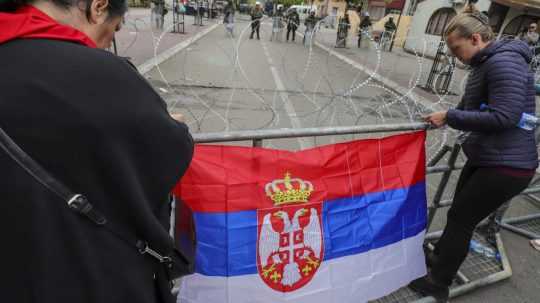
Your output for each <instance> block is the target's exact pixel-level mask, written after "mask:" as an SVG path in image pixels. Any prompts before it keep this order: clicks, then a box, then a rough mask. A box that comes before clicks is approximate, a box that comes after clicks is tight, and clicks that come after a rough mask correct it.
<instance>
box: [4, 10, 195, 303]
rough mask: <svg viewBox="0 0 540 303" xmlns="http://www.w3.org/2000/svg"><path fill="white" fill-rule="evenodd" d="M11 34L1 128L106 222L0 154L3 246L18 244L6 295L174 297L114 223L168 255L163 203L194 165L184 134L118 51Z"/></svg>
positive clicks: (117, 301) (29, 298)
mask: <svg viewBox="0 0 540 303" xmlns="http://www.w3.org/2000/svg"><path fill="white" fill-rule="evenodd" d="M2 18H3V16H0V24H1V21H2ZM68 31H70V30H69V29H65V30H64V33H66V32H68ZM71 31H72V32H73V33H74V32H75V30H73V29H71ZM14 32H16V29H15V30H14ZM7 34H9V31H8V33H7ZM5 35H6V32H3V33H1V34H0V66H2V71H3V72H2V73H0V121H2V122H1V124H0V127H1V128H2V129H3V130H4V131H5V132H6V133H7V134H8V135H9V136H10V137H11V138H12V139H13V140H14V141H15V143H17V144H18V145H19V146H20V147H21V148H22V149H23V150H24V151H25V152H26V153H28V154H29V155H30V156H31V157H32V158H33V159H34V160H36V161H37V162H38V163H39V164H40V165H41V166H43V167H44V169H45V170H47V171H48V172H49V173H50V174H51V175H52V176H54V177H55V178H56V179H58V180H59V181H61V182H63V183H64V184H65V185H67V186H68V187H69V188H70V189H71V190H72V191H74V192H75V193H79V194H82V195H84V196H86V197H87V198H88V200H89V201H90V202H91V203H92V204H93V206H94V208H95V209H96V210H97V211H99V212H100V213H102V214H103V215H104V216H105V218H106V219H107V224H106V226H105V227H103V226H98V225H96V224H94V223H93V222H92V221H91V220H89V219H88V218H86V217H84V216H81V215H79V214H77V213H75V212H74V211H72V210H70V208H69V207H68V206H67V204H66V201H63V200H62V199H60V198H59V197H57V196H56V195H55V194H53V193H52V192H51V191H49V190H48V189H47V188H45V187H44V186H43V185H42V184H40V183H38V182H37V181H36V180H35V179H33V178H32V177H31V176H30V175H28V174H27V173H26V171H24V170H23V169H22V168H21V167H20V166H18V164H17V163H16V162H15V161H13V160H12V159H11V158H10V157H8V156H7V155H6V154H5V153H4V152H3V151H0V166H1V167H2V169H3V173H4V174H3V177H2V178H0V197H2V200H4V201H6V203H2V206H1V210H0V213H1V214H2V219H1V220H0V222H2V223H1V224H2V225H0V228H1V230H2V231H4V232H3V233H2V238H3V240H4V241H7V243H9V245H10V246H12V247H14V248H16V249H13V250H10V251H9V252H6V254H7V256H5V257H6V258H5V259H4V262H2V266H1V267H2V270H3V272H4V274H6V275H8V276H9V277H10V279H9V284H7V285H6V284H4V285H3V286H5V287H3V288H2V297H3V300H5V301H6V302H18V303H27V302H42V303H53V302H54V303H56V302H79V303H94V302H114V303H123V302H140V303H153V302H160V303H162V302H172V300H174V299H173V298H172V296H171V295H170V292H169V294H167V290H165V288H166V287H167V285H168V282H167V281H164V279H165V278H164V276H163V272H162V270H163V268H162V266H161V265H160V264H159V262H157V261H156V260H155V259H154V258H151V257H149V256H147V255H142V254H141V253H140V252H139V250H138V249H137V247H135V244H136V243H131V242H126V241H127V240H125V239H123V238H122V237H117V236H115V234H112V233H111V232H110V231H109V230H108V228H112V227H111V226H114V228H115V230H117V231H118V230H119V231H122V233H123V234H124V233H125V234H126V235H132V236H133V238H134V239H137V240H141V241H143V242H147V243H149V245H150V246H151V247H152V248H154V249H155V250H157V251H159V252H160V253H162V254H163V255H166V254H169V253H170V252H171V251H172V249H173V243H172V239H171V238H170V236H169V235H168V225H169V224H168V222H169V209H170V205H169V201H168V196H169V192H170V190H171V189H172V188H173V186H174V184H175V183H176V182H177V180H178V178H179V176H180V175H181V174H182V173H183V172H184V171H185V169H186V168H187V165H188V164H189V161H190V159H191V154H192V141H191V139H190V136H189V133H188V130H187V127H186V126H185V125H184V124H181V123H178V122H176V121H175V120H173V119H172V118H171V117H170V115H169V114H168V112H167V110H166V106H165V104H164V102H163V100H162V99H161V98H160V97H159V95H157V93H155V92H154V90H153V89H152V88H151V87H150V86H149V84H148V83H147V82H146V81H145V80H144V78H142V77H141V76H140V75H139V74H138V73H137V72H136V71H135V70H134V68H133V67H132V66H131V65H130V64H128V63H127V62H126V61H124V60H123V59H120V58H119V57H117V56H115V55H113V54H112V53H110V52H107V51H104V50H100V49H97V48H92V47H89V46H85V45H81V44H79V43H75V42H68V41H59V40H51V39H49V38H37V37H36V38H27V39H18V38H16V37H6V36H5ZM72 35H75V34H72ZM57 36H58V35H57ZM75 37H81V35H78V36H75ZM70 39H71V38H70ZM75 39H79V38H73V40H75ZM133 242H135V241H133ZM11 264H13V266H11ZM158 289H159V290H158ZM160 294H162V295H164V296H167V295H168V296H169V297H160V296H161V295H160Z"/></svg>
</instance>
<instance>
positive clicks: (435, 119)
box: [424, 111, 447, 128]
mask: <svg viewBox="0 0 540 303" xmlns="http://www.w3.org/2000/svg"><path fill="white" fill-rule="evenodd" d="M446 113H447V111H441V112H435V113H432V114H429V115H427V116H425V117H424V121H425V122H428V123H430V124H431V125H433V126H435V127H437V128H438V127H442V126H444V125H445V124H446Z"/></svg>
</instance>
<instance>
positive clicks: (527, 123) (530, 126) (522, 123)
mask: <svg viewBox="0 0 540 303" xmlns="http://www.w3.org/2000/svg"><path fill="white" fill-rule="evenodd" d="M537 123H538V118H537V117H536V116H534V115H531V114H527V113H523V114H522V115H521V119H520V120H519V123H518V127H519V128H522V129H524V130H534V129H535V128H536V124H537Z"/></svg>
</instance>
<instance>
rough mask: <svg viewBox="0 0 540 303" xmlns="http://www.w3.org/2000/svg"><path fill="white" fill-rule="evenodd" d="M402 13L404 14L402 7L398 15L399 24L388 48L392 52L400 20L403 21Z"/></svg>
mask: <svg viewBox="0 0 540 303" xmlns="http://www.w3.org/2000/svg"><path fill="white" fill-rule="evenodd" d="M401 15H403V8H401V10H400V11H399V17H398V20H397V25H396V33H395V34H394V35H392V43H390V49H389V50H388V51H389V52H391V51H392V48H393V47H394V41H395V40H396V35H397V33H398V30H399V22H400V21H401Z"/></svg>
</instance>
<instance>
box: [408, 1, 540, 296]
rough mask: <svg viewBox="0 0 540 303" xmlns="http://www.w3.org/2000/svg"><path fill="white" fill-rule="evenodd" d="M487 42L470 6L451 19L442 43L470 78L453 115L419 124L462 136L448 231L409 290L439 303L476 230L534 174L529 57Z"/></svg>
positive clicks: (481, 19) (480, 18)
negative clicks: (425, 271) (460, 167)
mask: <svg viewBox="0 0 540 303" xmlns="http://www.w3.org/2000/svg"><path fill="white" fill-rule="evenodd" d="M494 37H495V36H494V34H493V32H492V30H491V27H490V26H489V23H488V19H487V17H486V16H485V15H484V14H482V13H480V12H479V11H477V10H476V9H475V8H474V6H473V5H472V4H469V5H468V7H467V8H466V9H465V10H464V11H463V12H462V13H461V14H459V15H458V16H456V17H455V18H454V19H452V21H451V22H450V23H449V25H448V26H447V29H446V32H445V38H446V42H447V44H448V47H449V49H450V51H451V52H452V53H453V54H454V55H456V57H458V59H460V60H461V61H462V62H464V63H466V64H468V65H470V66H471V67H472V71H471V73H470V75H469V79H468V82H467V86H466V89H465V93H464V95H463V98H462V100H461V102H460V104H459V105H458V106H457V108H455V109H450V110H448V111H442V112H436V113H433V114H430V115H429V116H427V117H426V118H425V119H426V121H427V122H430V123H431V124H432V125H433V126H435V127H441V126H443V125H445V124H448V125H449V126H450V127H452V128H454V129H457V130H461V131H464V132H466V133H467V134H468V137H467V138H466V140H465V142H464V143H463V150H464V152H465V155H466V156H467V159H468V160H467V163H466V165H465V167H464V168H463V170H462V172H461V175H460V177H459V181H458V184H457V187H456V191H455V195H454V200H453V204H452V206H451V208H450V210H449V211H448V216H447V225H446V227H445V229H444V232H443V234H442V236H441V238H440V240H439V241H438V242H437V244H436V249H435V251H434V253H433V254H432V255H428V258H426V259H427V261H428V262H427V263H428V267H430V271H429V274H428V275H427V276H425V277H423V278H420V279H418V280H415V281H413V282H412V283H411V284H410V287H411V288H412V289H414V290H416V291H419V292H421V293H423V294H425V295H431V296H434V297H435V298H437V299H438V300H442V301H443V302H446V300H447V298H448V287H449V286H450V285H451V284H452V280H453V278H454V276H455V274H456V273H457V271H458V269H459V267H460V265H461V264H462V263H463V261H464V260H465V257H466V256H467V252H468V250H469V242H470V240H471V237H472V234H473V231H474V229H475V227H476V226H477V225H478V224H479V223H480V222H481V221H482V220H483V219H484V218H486V217H487V216H489V214H490V213H492V212H493V211H495V210H496V209H497V208H498V207H499V206H501V205H502V204H503V203H505V202H506V201H509V200H510V199H512V198H513V197H514V196H516V195H518V194H519V193H520V192H521V191H522V190H524V189H525V188H526V187H527V186H528V185H529V183H530V181H531V179H532V177H533V175H534V173H535V170H536V167H537V166H538V155H537V151H536V144H535V139H534V132H533V127H534V126H533V125H531V124H530V123H529V124H528V123H526V120H527V119H528V118H529V119H530V118H532V119H534V115H535V87H534V77H533V74H532V73H531V72H530V71H529V62H530V61H531V56H532V54H531V52H530V50H529V48H528V46H527V44H526V43H524V42H522V41H518V40H506V39H503V40H497V41H495V39H494ZM533 124H534V123H533ZM531 126H532V127H531Z"/></svg>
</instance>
